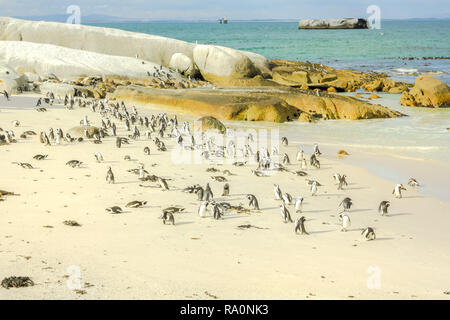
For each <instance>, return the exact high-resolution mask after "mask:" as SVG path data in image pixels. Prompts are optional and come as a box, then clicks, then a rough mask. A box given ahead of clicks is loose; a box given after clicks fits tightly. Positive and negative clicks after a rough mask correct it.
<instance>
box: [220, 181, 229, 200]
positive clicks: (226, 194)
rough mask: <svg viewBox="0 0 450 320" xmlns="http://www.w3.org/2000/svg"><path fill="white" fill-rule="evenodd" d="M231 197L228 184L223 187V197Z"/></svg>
mask: <svg viewBox="0 0 450 320" xmlns="http://www.w3.org/2000/svg"><path fill="white" fill-rule="evenodd" d="M229 195H230V185H229V184H228V183H225V184H224V186H223V192H222V197H226V196H229Z"/></svg>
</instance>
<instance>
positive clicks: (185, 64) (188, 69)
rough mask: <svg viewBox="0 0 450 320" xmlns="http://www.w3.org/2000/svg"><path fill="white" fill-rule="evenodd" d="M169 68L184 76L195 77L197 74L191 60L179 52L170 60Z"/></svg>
mask: <svg viewBox="0 0 450 320" xmlns="http://www.w3.org/2000/svg"><path fill="white" fill-rule="evenodd" d="M169 67H170V68H172V69H174V70H175V71H177V72H179V73H181V74H183V75H185V76H190V77H196V76H197V74H198V69H197V66H196V65H195V64H194V62H193V61H192V59H191V58H189V57H188V56H187V55H185V54H183V53H179V52H177V53H175V54H174V55H173V56H172V58H170V63H169Z"/></svg>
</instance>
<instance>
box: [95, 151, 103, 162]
mask: <svg viewBox="0 0 450 320" xmlns="http://www.w3.org/2000/svg"><path fill="white" fill-rule="evenodd" d="M94 156H95V159H96V160H97V162H102V161H103V156H102V154H101V153H100V152H96V153H95V154H94Z"/></svg>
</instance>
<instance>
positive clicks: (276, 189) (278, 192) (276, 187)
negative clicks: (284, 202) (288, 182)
mask: <svg viewBox="0 0 450 320" xmlns="http://www.w3.org/2000/svg"><path fill="white" fill-rule="evenodd" d="M273 192H274V193H275V200H281V199H282V197H283V193H282V192H281V189H280V186H279V185H277V184H274V185H273Z"/></svg>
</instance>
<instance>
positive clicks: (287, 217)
mask: <svg viewBox="0 0 450 320" xmlns="http://www.w3.org/2000/svg"><path fill="white" fill-rule="evenodd" d="M280 210H281V217H282V218H283V222H284V223H288V222H293V221H292V218H291V214H290V213H289V210H288V209H287V208H286V206H285V205H284V203H282V204H281V205H280Z"/></svg>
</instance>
